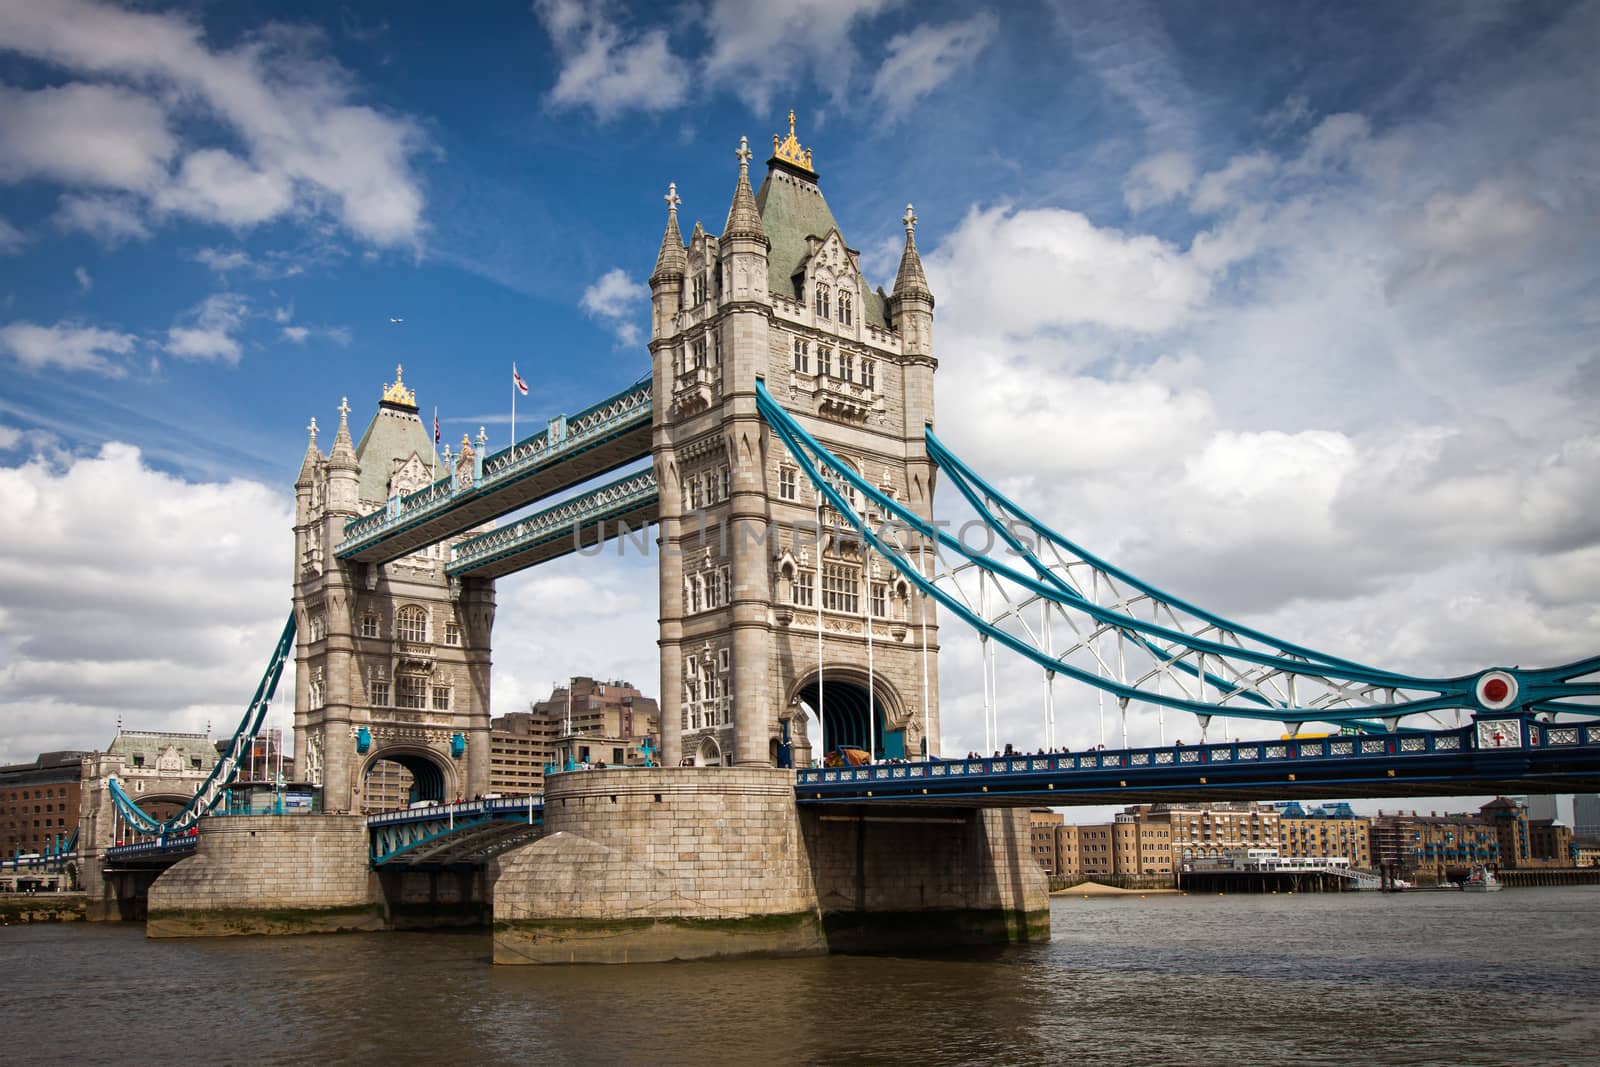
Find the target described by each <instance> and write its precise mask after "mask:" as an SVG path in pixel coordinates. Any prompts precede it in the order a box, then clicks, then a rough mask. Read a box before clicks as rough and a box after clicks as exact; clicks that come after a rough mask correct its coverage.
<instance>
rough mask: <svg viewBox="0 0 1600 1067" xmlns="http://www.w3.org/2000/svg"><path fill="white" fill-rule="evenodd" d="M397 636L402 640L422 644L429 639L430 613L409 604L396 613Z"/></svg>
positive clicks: (395, 626)
mask: <svg viewBox="0 0 1600 1067" xmlns="http://www.w3.org/2000/svg"><path fill="white" fill-rule="evenodd" d="M394 623H395V625H394V629H395V636H397V637H399V638H400V640H402V641H411V642H414V643H416V644H422V643H424V642H426V641H427V640H428V613H427V612H426V611H423V610H422V609H421V608H419V607H417V606H415V605H412V604H408V605H407V606H405V607H403V608H401V609H400V610H399V611H398V612H396V613H395V619H394Z"/></svg>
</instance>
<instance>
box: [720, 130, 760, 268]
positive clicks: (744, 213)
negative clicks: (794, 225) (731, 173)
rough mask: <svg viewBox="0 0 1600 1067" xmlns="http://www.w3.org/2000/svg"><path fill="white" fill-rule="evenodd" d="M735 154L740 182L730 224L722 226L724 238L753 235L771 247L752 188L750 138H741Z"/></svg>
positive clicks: (730, 211) (730, 215)
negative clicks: (737, 160)
mask: <svg viewBox="0 0 1600 1067" xmlns="http://www.w3.org/2000/svg"><path fill="white" fill-rule="evenodd" d="M734 155H736V156H738V157H739V184H738V186H737V187H735V189H734V190H733V203H732V204H731V205H730V206H729V207H728V224H727V225H726V226H724V227H723V228H722V239H723V240H724V241H726V240H728V239H729V238H730V237H753V238H755V239H756V240H758V241H760V242H761V243H762V244H764V245H766V246H767V247H768V248H771V247H772V242H771V241H768V240H767V231H766V229H765V227H763V226H762V225H761V210H760V209H759V208H758V207H756V194H755V193H754V192H752V191H751V189H750V140H749V138H747V137H741V138H739V151H737V152H735V153H734Z"/></svg>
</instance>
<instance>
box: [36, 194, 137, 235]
mask: <svg viewBox="0 0 1600 1067" xmlns="http://www.w3.org/2000/svg"><path fill="white" fill-rule="evenodd" d="M55 221H56V225H58V226H60V227H61V228H62V229H63V230H67V231H69V232H72V231H76V232H78V233H86V234H88V235H89V236H90V237H93V238H94V239H95V240H97V241H99V242H100V243H101V244H103V245H106V246H107V247H109V248H114V247H116V246H117V245H119V244H121V243H122V242H123V241H129V240H139V239H143V238H145V237H149V236H150V227H149V226H148V225H146V224H145V220H144V214H143V211H142V209H141V205H140V202H139V201H138V200H137V199H135V198H133V197H128V196H98V195H93V194H91V195H86V196H80V195H78V194H75V193H69V194H66V195H64V196H63V197H62V198H61V202H60V204H59V205H58V207H57V209H56V215H55Z"/></svg>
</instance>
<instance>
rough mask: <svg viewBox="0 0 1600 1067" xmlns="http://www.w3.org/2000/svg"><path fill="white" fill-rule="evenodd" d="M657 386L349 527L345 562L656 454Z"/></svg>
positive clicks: (561, 424) (394, 554)
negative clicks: (473, 474)
mask: <svg viewBox="0 0 1600 1067" xmlns="http://www.w3.org/2000/svg"><path fill="white" fill-rule="evenodd" d="M652 409H653V405H652V402H651V397H650V383H649V382H645V383H643V384H640V385H634V386H630V387H629V388H627V389H624V390H623V391H622V392H620V393H617V394H616V395H615V396H610V397H607V398H606V399H605V400H602V401H600V403H598V404H595V405H593V406H591V407H588V408H585V409H584V410H583V411H580V412H578V413H577V414H576V415H570V416H561V417H558V418H556V419H552V420H551V421H550V424H549V426H548V428H546V429H544V430H541V431H539V432H538V433H536V434H534V435H532V436H531V437H526V438H523V439H522V440H521V441H518V442H517V443H516V444H514V445H512V446H511V447H510V448H506V449H502V450H501V451H499V452H495V453H492V454H491V455H489V456H487V457H485V458H484V460H483V466H482V472H481V474H480V475H479V476H477V477H475V478H471V479H467V478H462V479H459V480H458V479H456V478H455V477H452V476H447V477H444V478H440V479H439V480H438V481H436V482H434V483H433V484H432V485H430V486H428V487H427V488H426V489H420V490H418V491H417V492H415V493H412V494H411V495H409V496H404V497H397V498H395V499H393V500H391V501H389V503H388V505H387V506H386V507H384V508H382V509H380V510H378V511H374V512H372V513H371V514H369V515H363V516H361V517H360V518H356V519H351V520H350V521H349V522H348V523H346V524H345V528H344V540H343V541H341V542H340V543H339V547H338V548H337V549H336V550H335V552H336V554H337V555H338V556H339V558H340V559H345V560H353V561H357V562H361V563H387V562H389V561H390V560H395V559H399V558H400V557H401V556H405V555H408V554H410V553H412V552H416V551H418V550H419V549H422V548H426V547H427V546H429V545H433V544H438V543H439V542H440V541H443V540H445V539H446V538H448V537H453V536H455V535H456V534H459V533H462V532H464V531H466V530H470V529H472V528H473V527H474V526H479V525H482V524H483V523H486V522H489V521H491V520H493V519H497V518H500V517H501V516H503V515H508V514H510V513H511V512H513V511H516V510H517V509H518V508H521V507H525V506H527V505H529V504H532V503H534V502H536V501H539V500H543V499H544V498H545V497H548V496H550V495H551V494H552V493H559V492H561V491H562V490H564V489H570V488H572V487H573V486H576V485H581V484H583V483H584V482H586V481H589V480H590V479H592V478H597V477H599V476H600V475H602V474H606V473H608V472H610V471H614V470H616V469H617V468H619V467H622V466H625V465H626V464H628V463H632V462H635V461H637V460H640V459H643V458H645V457H646V456H648V455H650V419H651V412H652Z"/></svg>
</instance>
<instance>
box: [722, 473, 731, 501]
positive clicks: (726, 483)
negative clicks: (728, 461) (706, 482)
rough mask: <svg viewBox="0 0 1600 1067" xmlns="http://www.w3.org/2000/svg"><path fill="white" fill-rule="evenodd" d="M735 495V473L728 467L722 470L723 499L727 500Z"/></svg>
mask: <svg viewBox="0 0 1600 1067" xmlns="http://www.w3.org/2000/svg"><path fill="white" fill-rule="evenodd" d="M732 495H733V471H731V470H729V469H728V468H727V467H723V468H722V499H724V500H726V499H728V498H729V497H730V496H732Z"/></svg>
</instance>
